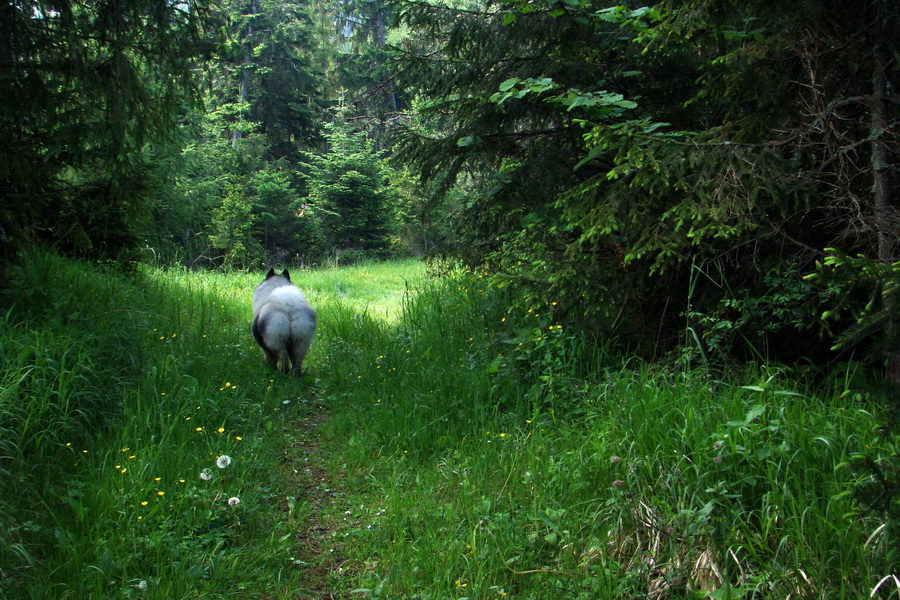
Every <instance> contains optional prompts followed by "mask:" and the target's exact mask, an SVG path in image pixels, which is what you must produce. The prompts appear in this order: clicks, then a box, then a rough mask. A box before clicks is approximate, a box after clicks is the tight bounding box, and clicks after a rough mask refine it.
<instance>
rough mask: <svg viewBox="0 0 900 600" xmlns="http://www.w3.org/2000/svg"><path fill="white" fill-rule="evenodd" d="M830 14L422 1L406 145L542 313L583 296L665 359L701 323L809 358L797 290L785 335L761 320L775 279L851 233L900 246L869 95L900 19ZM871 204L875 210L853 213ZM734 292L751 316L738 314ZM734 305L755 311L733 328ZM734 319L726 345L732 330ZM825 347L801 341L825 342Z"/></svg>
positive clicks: (783, 316)
mask: <svg viewBox="0 0 900 600" xmlns="http://www.w3.org/2000/svg"><path fill="white" fill-rule="evenodd" d="M832 8H833V10H829V11H820V10H818V9H817V8H813V7H809V6H806V5H802V6H801V5H789V6H788V5H785V6H779V7H774V6H772V5H770V4H769V3H751V4H744V5H736V4H734V5H728V6H719V5H717V4H715V3H710V2H692V3H687V4H685V3H672V2H660V3H656V4H654V5H652V6H649V7H644V8H637V9H635V8H632V7H627V6H621V5H611V4H609V3H607V4H603V3H601V4H599V5H597V4H589V3H584V2H565V3H550V4H546V3H535V2H491V3H488V4H485V5H483V6H478V7H469V8H467V9H465V10H460V9H458V8H457V7H451V6H447V5H444V4H441V3H427V2H426V3H423V2H404V3H401V4H400V12H399V17H398V20H399V24H400V25H401V26H402V27H404V28H405V31H406V37H405V38H404V39H403V42H402V47H401V50H402V51H401V52H400V53H398V54H397V56H396V59H395V62H396V65H397V69H398V72H399V73H400V75H398V80H399V81H400V82H401V84H402V86H403V87H404V88H405V89H406V90H407V91H408V93H409V94H411V95H413V94H414V95H417V97H416V101H415V105H416V106H418V107H420V110H419V115H418V119H417V120H413V121H411V122H409V123H408V124H405V127H404V128H403V129H402V130H401V132H400V134H399V137H400V139H399V143H398V145H397V147H396V149H397V153H398V155H399V156H400V157H402V159H403V160H406V161H408V162H410V163H411V164H412V165H413V166H414V168H415V170H416V172H417V174H419V175H421V176H422V177H423V178H424V180H425V181H426V182H427V183H430V184H432V185H434V186H435V187H434V193H436V194H440V193H442V192H444V191H446V190H449V189H453V188H454V186H459V187H460V188H462V189H465V190H467V191H468V192H469V193H468V201H467V206H466V207H465V210H464V211H461V212H460V214H459V217H460V218H459V219H458V220H457V227H456V229H455V239H452V240H451V243H450V244H448V245H447V246H446V247H445V248H444V251H445V252H446V253H448V254H450V255H453V256H456V257H458V258H462V259H463V260H464V261H466V263H467V264H469V265H471V266H478V267H485V268H487V269H489V270H491V272H495V273H497V277H498V279H501V280H502V281H504V282H506V283H509V284H512V285H515V286H516V287H517V288H518V289H520V290H521V292H522V293H521V296H522V297H523V298H525V299H526V300H527V302H534V301H536V300H537V299H540V300H541V301H549V300H551V299H559V298H565V301H566V304H567V306H566V307H565V315H566V318H567V322H569V323H571V324H577V325H580V326H587V327H589V328H590V329H591V330H592V332H593V333H594V334H595V335H597V336H600V337H605V336H609V335H611V334H618V335H620V336H622V338H623V339H626V340H629V341H631V342H633V343H635V344H636V347H638V348H641V349H642V350H643V351H644V352H646V353H647V354H648V355H649V354H650V353H656V352H657V350H658V349H660V347H662V348H665V347H670V346H671V344H672V343H677V342H678V341H679V340H680V336H679V335H677V334H675V335H673V334H672V333H671V332H672V331H673V330H676V329H677V328H679V327H680V323H679V319H680V317H681V316H682V315H685V314H688V313H691V314H693V315H695V316H696V315H698V314H699V313H703V314H704V315H706V317H708V318H706V319H703V325H704V326H709V327H712V328H713V329H718V331H714V330H713V329H711V330H709V331H704V332H700V333H701V334H702V335H704V336H706V337H707V338H709V339H710V341H713V343H714V344H715V345H718V346H719V347H724V346H730V347H733V348H735V349H736V350H739V351H747V350H748V348H746V347H745V348H743V349H739V348H738V346H739V345H742V344H735V342H734V341H735V340H741V339H746V340H747V341H749V342H750V347H751V348H752V347H756V348H767V349H771V350H773V351H775V352H779V350H782V349H786V350H787V351H786V352H781V353H778V354H777V355H778V356H779V357H780V358H783V359H796V358H798V354H796V353H793V352H791V350H790V348H791V344H790V343H788V342H789V341H790V339H789V337H788V336H790V335H791V334H790V333H788V332H794V331H798V330H800V331H803V330H808V329H810V328H811V327H813V326H814V325H815V324H816V315H815V313H816V310H815V308H814V307H810V305H809V304H806V303H804V302H802V298H801V296H802V293H803V292H802V290H801V289H799V288H797V289H791V290H785V293H784V294H781V293H780V292H775V294H776V295H778V296H779V297H781V296H784V297H785V298H787V297H790V298H791V299H790V301H789V303H790V304H791V305H792V306H791V307H790V308H788V307H787V306H784V310H775V311H773V312H770V313H769V314H768V315H767V321H768V323H765V324H763V323H760V322H758V319H755V318H750V314H751V313H754V312H756V313H757V314H758V315H761V314H762V312H761V311H765V310H766V308H763V307H768V305H769V299H770V298H772V297H773V292H772V291H771V290H770V289H769V287H770V285H771V283H772V282H773V279H772V274H774V273H784V274H789V275H790V276H791V277H792V281H794V282H796V281H797V274H800V273H805V272H807V271H808V270H809V268H810V267H811V265H812V263H813V261H814V260H815V258H817V257H818V255H819V253H820V252H821V250H822V248H824V247H827V246H828V245H830V244H834V243H835V242H836V241H837V240H845V241H847V242H848V243H850V244H851V245H852V246H853V247H854V248H860V249H861V248H868V249H869V250H872V249H873V248H874V247H875V246H877V245H878V241H877V240H878V238H879V236H880V237H881V238H882V239H884V236H885V235H887V236H888V237H889V238H890V239H894V238H896V232H893V229H891V231H892V233H886V230H885V227H886V225H885V223H887V221H885V219H884V218H882V219H881V221H878V222H877V223H876V219H875V217H874V216H873V215H877V214H879V213H878V210H876V208H875V199H874V196H873V192H872V182H873V179H874V178H876V177H878V171H877V170H874V169H871V168H869V166H870V165H871V164H875V163H873V162H872V160H870V158H871V157H869V156H867V155H866V154H865V153H866V151H871V152H874V151H875V150H874V149H873V147H874V146H877V144H873V143H870V142H871V140H870V139H868V138H866V135H867V134H866V132H867V131H869V124H870V121H871V119H873V118H875V113H874V112H873V111H875V110H876V109H875V108H871V111H869V112H866V110H864V107H862V106H861V105H859V104H857V102H858V101H859V99H860V98H868V97H870V94H871V93H872V78H871V77H870V75H871V74H872V73H873V72H874V71H878V69H879V68H881V69H882V71H883V70H884V69H887V71H889V73H887V72H886V71H885V72H882V71H878V72H880V73H882V75H890V74H896V69H895V67H896V65H893V66H890V67H878V65H876V64H874V63H873V60H874V59H873V55H872V52H871V50H872V48H876V47H881V45H882V44H884V43H888V42H887V39H888V38H885V37H884V32H883V30H882V29H881V28H880V25H879V23H880V22H882V21H881V17H887V16H891V17H892V18H895V17H896V11H895V9H887V8H886V5H884V4H883V3H880V2H875V3H872V10H871V11H869V12H865V11H858V10H854V9H851V8H849V7H844V6H841V7H837V6H836V7H832ZM885 11H887V12H885ZM834 15H840V17H837V18H832V17H833V16H834ZM810 23H818V24H819V25H817V26H816V27H813V28H810V27H809V26H808V25H809V24H810ZM859 31H867V32H868V33H867V34H866V36H864V37H859V36H857V32H859ZM891 39H892V38H891ZM823 40H828V42H823ZM823 43H825V46H827V47H829V48H840V54H841V55H842V56H843V57H844V59H843V60H841V61H835V60H834V59H833V57H832V56H830V55H829V56H828V58H827V59H826V58H825V53H828V52H830V51H824V50H823V48H824V47H825V46H823ZM863 65H864V66H863ZM891 76H892V75H891ZM848 86H849V87H848ZM851 88H852V89H853V90H855V91H852V92H851V91H850V89H851ZM873 106H874V105H873ZM884 112H885V113H887V112H890V111H888V110H887V109H885V111H884ZM879 118H882V119H883V120H890V119H891V118H893V119H895V118H896V112H895V111H894V112H891V116H887V115H886V114H885V115H882V117H879ZM838 120H840V121H841V122H845V121H846V122H852V123H854V125H853V126H852V127H850V128H838V127H836V126H835V127H832V124H834V123H836V122H837V121H838ZM822 123H828V124H829V125H828V126H826V127H822ZM882 129H883V128H882ZM879 131H881V130H879ZM892 139H893V138H892ZM850 155H852V156H853V157H855V158H850ZM873 156H874V154H873ZM885 160H888V159H880V161H875V162H878V163H879V164H880V163H881V162H884V161H885ZM892 161H894V158H890V159H889V160H888V162H891V164H893V162H892ZM849 198H856V199H857V200H856V201H848V199H849ZM857 201H858V202H861V203H862V205H864V206H866V207H867V208H866V209H864V210H863V211H862V213H860V212H859V211H857V213H856V214H855V215H854V214H853V208H852V205H853V204H854V202H857ZM856 206H857V207H859V206H860V204H857V205H856ZM879 210H880V209H879ZM848 223H856V224H857V225H859V227H858V226H857V225H848ZM863 223H865V225H864V224H863ZM891 227H893V225H892V226H891ZM866 230H867V231H877V232H878V236H874V235H866V234H864V233H863V231H866ZM697 264H717V265H719V269H720V273H719V274H717V277H716V281H715V282H713V281H712V280H706V281H703V282H701V283H700V284H699V285H695V284H694V283H692V271H691V265H697ZM723 288H729V289H731V290H739V292H738V294H739V297H732V298H731V299H730V300H727V299H726V301H727V302H732V303H733V302H739V303H740V306H738V305H736V304H733V305H731V306H726V305H723V304H720V301H722V300H723V293H722V289H723ZM689 289H690V294H689V293H688V291H689ZM688 302H690V303H691V304H692V305H691V306H688ZM778 304H779V305H781V304H783V303H781V301H779V302H778ZM526 305H527V304H526ZM717 307H718V308H717ZM735 309H737V310H739V311H740V312H743V313H745V316H746V317H747V318H743V317H739V318H736V319H732V318H729V317H727V316H725V314H724V313H728V312H733V311H734V310H735ZM801 313H802V314H801ZM723 319H724V320H723ZM725 321H728V322H729V327H730V328H732V329H733V330H734V334H735V335H729V336H728V337H729V341H727V343H725V340H724V339H723V340H721V341H720V340H714V338H716V337H717V336H718V335H719V334H720V333H721V331H722V328H721V326H722V325H724V324H725ZM696 325H698V323H697V322H696V321H695V322H694V326H696ZM760 333H763V334H764V335H763V336H759V335H758V334H760ZM761 337H762V338H765V339H760V338H761ZM812 346H813V347H810V346H804V348H803V349H802V350H801V351H802V352H804V353H807V352H813V353H815V354H816V355H818V356H821V355H822V353H824V352H825V351H827V346H826V347H819V348H818V349H817V348H815V344H813V345H812Z"/></svg>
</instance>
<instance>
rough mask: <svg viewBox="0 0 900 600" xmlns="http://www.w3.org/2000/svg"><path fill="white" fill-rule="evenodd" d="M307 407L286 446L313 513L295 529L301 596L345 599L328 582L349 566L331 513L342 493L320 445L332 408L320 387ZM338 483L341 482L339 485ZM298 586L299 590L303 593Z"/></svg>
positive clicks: (302, 497) (297, 497)
mask: <svg viewBox="0 0 900 600" xmlns="http://www.w3.org/2000/svg"><path fill="white" fill-rule="evenodd" d="M306 403H307V408H308V410H306V411H303V413H302V414H301V415H300V416H299V419H296V417H295V418H294V419H289V420H288V422H287V423H286V424H285V427H289V428H291V430H290V431H289V432H287V433H288V436H287V437H288V439H290V440H291V442H290V444H289V445H288V447H286V448H285V450H284V453H285V464H286V468H287V469H288V477H289V480H290V483H291V488H292V490H293V492H292V493H293V499H294V501H295V502H296V504H297V506H298V507H299V506H308V507H309V511H310V512H309V516H308V517H307V518H306V519H305V520H304V521H303V522H301V523H300V525H299V527H298V529H297V531H296V532H295V533H294V540H293V547H294V549H293V560H294V563H295V564H296V565H297V567H298V568H299V569H301V570H302V571H303V575H304V576H303V580H304V586H303V588H304V589H303V593H302V595H296V596H295V597H297V598H308V599H310V600H325V599H328V600H332V599H334V600H338V599H341V598H346V597H347V596H345V595H344V594H343V593H342V592H341V591H337V590H333V589H331V588H333V587H335V586H333V585H332V583H331V582H329V576H331V574H332V573H338V572H341V571H343V570H344V567H343V562H344V559H343V558H342V556H341V552H340V548H339V539H337V538H336V537H335V536H334V535H333V530H332V528H331V526H330V525H329V515H333V509H332V508H331V507H332V505H333V504H334V502H335V497H336V496H337V495H338V492H336V491H335V486H334V483H335V482H333V481H332V477H331V475H330V474H329V473H328V470H327V469H326V467H325V457H324V454H323V450H322V449H321V440H320V436H321V431H320V430H321V428H322V425H323V424H324V423H325V421H326V420H327V418H328V415H327V410H326V408H325V407H324V405H323V404H322V402H321V400H320V399H319V398H318V396H317V394H316V393H315V392H310V394H309V396H308V399H307V400H306ZM338 485H339V484H338ZM299 592H300V591H299V590H298V594H299Z"/></svg>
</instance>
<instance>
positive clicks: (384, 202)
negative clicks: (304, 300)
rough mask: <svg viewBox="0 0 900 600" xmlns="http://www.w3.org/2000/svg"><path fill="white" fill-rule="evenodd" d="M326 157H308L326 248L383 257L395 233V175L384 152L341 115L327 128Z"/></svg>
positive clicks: (312, 196)
mask: <svg viewBox="0 0 900 600" xmlns="http://www.w3.org/2000/svg"><path fill="white" fill-rule="evenodd" d="M325 138H326V140H327V142H328V152H327V153H325V154H322V155H318V154H312V153H310V154H307V163H306V171H307V175H306V183H307V186H308V187H309V190H310V195H309V203H310V206H311V207H312V209H313V210H314V211H315V213H316V215H317V218H318V219H319V221H320V222H321V224H322V235H323V237H324V244H325V247H326V248H327V249H328V250H329V251H334V250H338V249H342V250H358V251H363V252H366V253H371V254H372V255H373V256H377V255H380V254H381V255H383V254H384V252H385V251H386V250H387V249H388V248H389V246H390V238H391V235H392V233H393V226H394V224H393V215H394V213H393V201H394V198H393V193H392V191H391V190H390V188H389V187H388V181H389V178H390V177H391V172H390V169H389V167H388V166H387V164H386V163H385V161H384V159H383V153H381V152H378V151H376V150H375V147H374V144H373V143H372V141H371V140H370V139H369V138H368V137H367V136H366V134H365V133H364V132H358V131H354V130H353V128H352V125H351V124H350V123H349V122H348V121H346V120H345V119H344V115H343V114H341V113H339V114H338V115H337V118H336V120H335V122H334V123H333V124H331V125H330V126H329V127H327V133H326V134H325Z"/></svg>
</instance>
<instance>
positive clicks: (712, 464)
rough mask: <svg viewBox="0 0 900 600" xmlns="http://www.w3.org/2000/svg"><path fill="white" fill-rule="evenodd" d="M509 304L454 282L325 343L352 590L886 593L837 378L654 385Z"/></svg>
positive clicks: (673, 374) (339, 532)
mask: <svg viewBox="0 0 900 600" xmlns="http://www.w3.org/2000/svg"><path fill="white" fill-rule="evenodd" d="M509 305H510V303H509V302H507V301H506V299H505V298H504V297H503V296H502V295H501V294H498V293H497V292H496V291H493V290H490V289H488V288H487V287H485V286H484V285H483V284H482V283H481V281H480V280H479V279H477V278H471V277H468V278H458V279H456V278H451V279H447V280H443V281H437V282H433V283H432V284H430V285H427V286H424V287H423V288H421V289H420V290H419V293H418V294H417V295H415V296H414V297H410V298H408V300H407V302H406V304H405V305H404V312H403V315H402V318H401V320H400V322H399V323H396V324H394V323H385V322H382V321H378V320H376V319H371V318H366V316H365V315H360V314H354V313H352V312H347V313H345V314H343V315H341V317H340V318H337V319H334V320H333V321H332V322H331V325H330V326H331V327H333V328H335V329H334V331H332V332H331V334H330V335H328V336H327V342H326V344H327V348H326V349H325V351H326V352H327V353H326V355H325V357H324V359H323V360H325V361H326V362H327V363H328V364H329V365H331V366H332V367H331V369H330V371H329V372H330V374H331V375H333V377H327V382H325V384H324V389H325V390H326V394H328V397H329V399H330V401H331V403H332V407H333V408H332V417H331V420H330V421H329V424H328V425H327V428H328V431H329V432H330V435H331V438H332V440H333V447H334V448H335V449H336V451H335V452H334V454H333V455H332V461H333V465H332V468H333V469H334V471H335V472H341V473H347V474H349V475H350V477H351V480H350V482H349V483H348V488H349V489H355V490H356V492H355V493H353V494H351V495H350V496H348V497H347V499H346V501H345V503H344V504H343V506H341V507H338V510H339V511H340V510H343V514H340V512H339V513H338V514H336V515H335V521H336V523H338V526H337V528H336V531H335V539H336V540H344V548H345V552H347V551H348V550H347V549H352V550H351V551H349V553H350V559H349V560H348V562H350V563H352V564H354V565H356V568H355V569H354V570H353V577H352V578H351V580H350V582H349V584H350V585H349V587H350V588H352V589H351V590H349V591H352V592H355V593H357V594H360V595H362V596H364V597H370V598H422V599H427V598H434V599H437V598H507V597H508V598H521V599H538V598H563V597H564V598H585V599H587V598H591V599H594V598H610V599H613V598H617V599H624V598H640V597H645V598H705V597H711V598H779V599H781V598H788V597H791V598H851V597H862V596H863V595H868V594H869V593H870V592H871V591H872V590H873V589H875V588H876V587H878V584H879V582H880V581H881V580H882V579H883V578H884V577H885V576H887V575H889V574H890V573H893V572H895V569H896V568H897V566H898V565H897V564H896V561H895V560H894V559H892V558H891V557H892V556H893V554H892V552H891V546H892V544H893V541H892V538H891V532H890V531H889V529H887V528H884V527H881V526H882V525H883V523H882V522H881V521H880V520H879V518H878V516H877V515H862V514H860V513H859V511H858V510H856V506H855V505H854V504H853V502H852V499H851V497H850V494H849V491H850V490H851V488H852V486H853V484H854V481H853V475H852V473H851V472H850V470H849V469H847V468H846V463H847V461H848V460H849V459H850V458H851V457H852V456H853V455H854V454H855V453H857V452H859V451H860V450H861V449H863V448H867V449H869V450H874V451H875V452H877V451H878V450H877V449H878V447H879V445H880V444H883V442H882V441H881V440H880V439H879V438H878V437H877V431H876V430H877V425H878V418H877V417H876V416H875V415H873V414H872V413H871V412H870V410H869V407H867V406H866V405H865V404H864V403H860V402H857V401H854V400H850V399H848V398H847V397H846V396H845V395H843V394H842V392H843V391H844V390H845V388H846V387H847V385H848V383H847V381H846V378H845V379H841V378H840V377H836V378H835V381H834V382H833V384H832V386H831V387H832V388H833V389H830V390H827V389H826V390H823V389H821V388H818V389H812V388H810V387H807V386H806V385H804V384H803V383H802V382H800V381H798V380H796V379H793V378H792V377H791V374H790V372H789V371H788V370H786V369H775V368H767V367H765V366H758V367H756V368H754V369H751V370H750V371H749V372H747V373H744V374H743V375H741V376H739V377H735V378H727V377H713V376H712V375H711V374H710V373H709V372H707V371H703V370H696V371H687V372H685V371H676V370H672V369H664V368H657V367H654V366H652V365H648V364H644V363H641V362H638V361H635V360H632V359H627V358H621V357H618V356H616V355H615V353H613V352H612V351H610V350H607V349H604V348H597V347H596V346H594V345H590V344H586V343H584V341H583V340H581V339H580V337H579V336H578V335H576V334H575V333H570V332H568V331H566V330H565V329H564V328H563V327H562V326H560V325H558V324H556V323H554V322H552V321H550V320H548V317H547V316H546V315H547V314H549V312H550V311H549V310H546V309H549V307H545V310H541V309H540V307H534V308H533V309H532V310H529V311H527V312H525V313H518V314H517V313H515V312H514V311H511V310H510V309H509V308H508V306H509ZM320 350H322V349H321V348H320ZM347 584H348V581H347V578H346V577H340V578H337V577H336V578H335V585H344V586H346V585H347ZM344 589H345V590H346V589H348V588H347V587H344ZM892 591H893V592H894V593H895V594H896V592H897V590H896V588H895V587H894V586H887V585H883V586H881V588H880V590H879V592H878V593H876V594H875V595H876V596H878V594H879V593H881V594H883V595H884V596H887V595H888V594H890V593H891V592H892Z"/></svg>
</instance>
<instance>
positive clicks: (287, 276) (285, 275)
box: [281, 269, 291, 281]
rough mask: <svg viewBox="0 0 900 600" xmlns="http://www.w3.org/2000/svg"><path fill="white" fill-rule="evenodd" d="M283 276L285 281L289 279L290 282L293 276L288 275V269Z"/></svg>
mask: <svg viewBox="0 0 900 600" xmlns="http://www.w3.org/2000/svg"><path fill="white" fill-rule="evenodd" d="M281 276H282V277H284V278H285V279H287V280H288V281H290V280H291V274H290V273H288V270H287V269H285V270H284V271H282V272H281Z"/></svg>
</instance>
